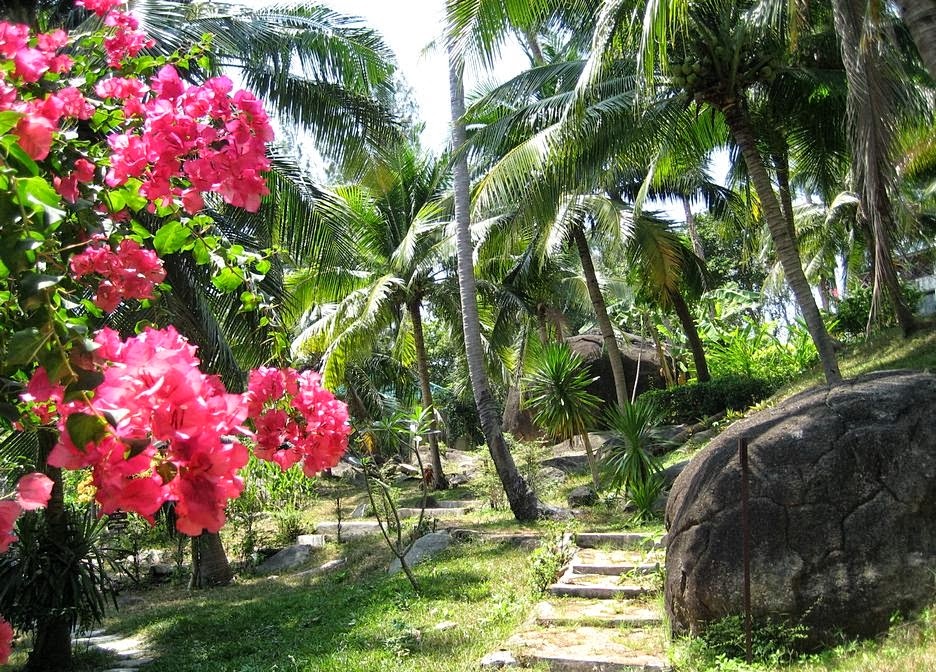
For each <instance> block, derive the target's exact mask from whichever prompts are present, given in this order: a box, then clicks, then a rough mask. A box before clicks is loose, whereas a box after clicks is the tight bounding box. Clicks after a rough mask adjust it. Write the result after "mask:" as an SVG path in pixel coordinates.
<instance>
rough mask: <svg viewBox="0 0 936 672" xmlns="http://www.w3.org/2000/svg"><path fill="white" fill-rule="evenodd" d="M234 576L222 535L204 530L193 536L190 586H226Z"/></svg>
mask: <svg viewBox="0 0 936 672" xmlns="http://www.w3.org/2000/svg"><path fill="white" fill-rule="evenodd" d="M233 578H234V572H232V571H231V565H230V563H228V559H227V555H226V554H225V553H224V545H223V544H222V543H221V535H219V534H218V533H217V532H203V533H202V534H200V535H199V536H197V537H192V579H191V581H189V588H209V587H211V586H226V585H227V584H229V583H230V582H231V579H233Z"/></svg>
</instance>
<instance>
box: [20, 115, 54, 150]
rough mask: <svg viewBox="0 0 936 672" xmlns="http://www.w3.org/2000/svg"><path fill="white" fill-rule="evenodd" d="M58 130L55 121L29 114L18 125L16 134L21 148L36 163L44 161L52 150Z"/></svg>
mask: <svg viewBox="0 0 936 672" xmlns="http://www.w3.org/2000/svg"><path fill="white" fill-rule="evenodd" d="M55 130H56V125H55V123H54V122H53V121H51V120H49V119H47V118H46V117H43V116H38V115H36V116H34V115H32V114H29V113H27V116H24V117H23V118H22V119H20V120H19V122H17V124H16V128H15V129H14V131H13V132H14V133H16V135H17V136H19V146H20V147H22V148H23V151H24V152H26V153H27V154H28V155H29V158H31V159H32V160H34V161H42V160H43V159H44V158H46V157H47V156H48V155H49V150H51V149H52V134H53V133H54V132H55Z"/></svg>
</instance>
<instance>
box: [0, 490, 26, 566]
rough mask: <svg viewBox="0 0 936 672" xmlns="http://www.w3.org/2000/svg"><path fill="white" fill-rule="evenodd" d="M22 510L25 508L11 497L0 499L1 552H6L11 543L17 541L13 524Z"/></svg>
mask: <svg viewBox="0 0 936 672" xmlns="http://www.w3.org/2000/svg"><path fill="white" fill-rule="evenodd" d="M22 512H23V509H22V508H20V505H19V504H17V503H16V502H14V501H11V500H9V499H6V500H3V501H0V553H5V552H6V550H7V549H8V548H9V547H10V544H12V543H13V542H14V541H16V535H15V534H13V525H15V524H16V519H17V518H19V516H20V514H21V513H22Z"/></svg>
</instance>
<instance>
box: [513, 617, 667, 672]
mask: <svg viewBox="0 0 936 672" xmlns="http://www.w3.org/2000/svg"><path fill="white" fill-rule="evenodd" d="M664 645H665V643H664V639H663V633H662V631H661V630H660V629H659V628H654V629H640V630H638V629H634V630H617V629H613V628H595V627H589V626H581V627H556V628H543V629H539V630H530V631H528V632H522V633H518V634H517V635H514V636H513V637H511V638H510V639H509V640H507V648H508V649H510V651H512V652H513V653H514V654H515V655H516V657H517V660H519V661H520V662H521V663H522V664H524V665H530V666H532V665H546V667H548V668H549V669H550V670H553V671H554V672H664V671H669V670H670V669H671V668H670V665H669V663H668V662H667V661H666V658H665V655H664V653H663V651H664Z"/></svg>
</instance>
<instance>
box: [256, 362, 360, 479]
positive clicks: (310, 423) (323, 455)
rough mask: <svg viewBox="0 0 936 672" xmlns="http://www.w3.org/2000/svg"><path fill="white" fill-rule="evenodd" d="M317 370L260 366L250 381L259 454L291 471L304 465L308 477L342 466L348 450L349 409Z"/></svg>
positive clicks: (257, 451)
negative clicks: (323, 383)
mask: <svg viewBox="0 0 936 672" xmlns="http://www.w3.org/2000/svg"><path fill="white" fill-rule="evenodd" d="M321 383H322V378H321V376H319V374H317V373H315V372H314V371H304V372H303V373H301V374H300V373H298V372H297V371H296V370H295V369H270V368H265V367H264V368H260V369H257V370H255V371H251V372H250V378H249V380H248V383H247V409H248V417H249V418H250V420H251V422H252V423H253V426H254V429H255V430H256V434H255V440H256V447H255V448H254V453H255V454H256V455H257V457H259V458H260V459H263V460H269V461H271V462H275V463H277V464H278V465H280V468H281V469H283V471H285V470H286V469H289V468H290V467H291V466H293V465H294V464H297V463H299V462H300V461H301V463H302V470H303V472H304V473H305V474H306V475H307V476H314V475H315V474H317V473H319V472H320V471H322V470H323V469H327V468H329V467H333V466H335V465H336V464H338V461H339V460H340V459H341V456H342V455H343V454H344V452H345V450H346V449H347V447H348V435H349V434H350V433H351V427H350V425H349V424H348V407H347V406H346V405H345V404H344V403H342V402H341V401H338V400H337V399H335V396H334V395H333V394H332V393H331V392H329V391H328V390H327V389H325V388H324V387H322V384H321Z"/></svg>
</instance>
